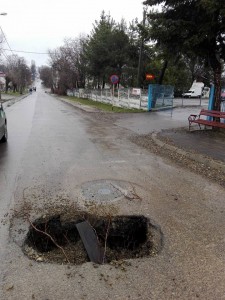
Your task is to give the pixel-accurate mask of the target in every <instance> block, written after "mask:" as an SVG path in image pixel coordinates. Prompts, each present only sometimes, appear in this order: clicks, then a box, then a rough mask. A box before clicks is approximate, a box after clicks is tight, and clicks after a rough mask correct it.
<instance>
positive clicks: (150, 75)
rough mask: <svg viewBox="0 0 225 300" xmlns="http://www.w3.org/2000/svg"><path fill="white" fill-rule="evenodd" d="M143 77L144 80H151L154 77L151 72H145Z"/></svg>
mask: <svg viewBox="0 0 225 300" xmlns="http://www.w3.org/2000/svg"><path fill="white" fill-rule="evenodd" d="M145 79H146V80H153V79H155V75H153V74H146V75H145Z"/></svg>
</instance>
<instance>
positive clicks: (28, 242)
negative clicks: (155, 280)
mask: <svg viewBox="0 0 225 300" xmlns="http://www.w3.org/2000/svg"><path fill="white" fill-rule="evenodd" d="M161 248H162V233H161V230H160V228H159V227H158V226H156V225H154V224H152V223H151V222H150V220H149V219H148V218H146V217H145V216H136V215H132V216H115V217H94V216H92V215H86V216H82V218H81V217H78V216H76V217H74V219H73V220H72V221H70V222H65V221H61V220H60V216H54V217H52V218H49V219H38V220H36V221H35V222H34V223H33V224H31V226H30V229H29V231H28V234H27V236H26V239H25V242H24V246H23V250H24V253H25V254H26V255H28V256H29V257H30V258H33V259H35V260H37V261H45V262H57V263H66V262H68V263H72V264H82V263H85V262H87V261H90V260H91V261H94V262H97V263H110V262H111V261H116V260H121V259H132V258H140V257H146V256H153V255H155V254H157V253H158V252H159V251H160V250H161ZM96 257H97V260H96Z"/></svg>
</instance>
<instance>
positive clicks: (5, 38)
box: [0, 26, 13, 54]
mask: <svg viewBox="0 0 225 300" xmlns="http://www.w3.org/2000/svg"><path fill="white" fill-rule="evenodd" d="M0 28H1V31H2V34H3V37H4V39H5V41H6V43H7V45H8V47H9V49H10V51H11V52H12V54H13V51H12V49H11V47H10V46H9V43H8V41H7V38H6V36H5V34H4V32H3V30H2V27H1V26H0Z"/></svg>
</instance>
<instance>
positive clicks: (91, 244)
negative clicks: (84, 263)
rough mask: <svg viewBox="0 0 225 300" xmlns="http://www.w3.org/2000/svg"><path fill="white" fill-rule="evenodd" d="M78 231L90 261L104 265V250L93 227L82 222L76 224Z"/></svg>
mask: <svg viewBox="0 0 225 300" xmlns="http://www.w3.org/2000/svg"><path fill="white" fill-rule="evenodd" d="M76 227H77V230H78V232H79V235H80V237H81V240H82V242H83V244H84V247H85V249H86V251H87V254H88V256H89V259H90V261H92V262H94V263H97V264H102V262H103V249H102V248H101V247H100V245H99V242H98V239H97V236H96V234H95V232H94V230H93V228H92V226H91V225H90V224H89V223H88V222H87V221H84V222H80V223H77V224H76Z"/></svg>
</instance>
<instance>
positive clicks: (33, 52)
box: [2, 48, 49, 55]
mask: <svg viewBox="0 0 225 300" xmlns="http://www.w3.org/2000/svg"><path fill="white" fill-rule="evenodd" d="M2 50H5V51H10V50H11V51H13V52H22V53H31V54H44V55H48V54H49V53H47V52H35V51H23V50H12V49H10V50H9V49H3V48H2Z"/></svg>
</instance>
